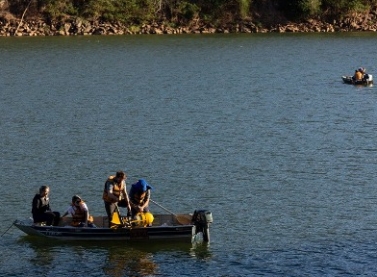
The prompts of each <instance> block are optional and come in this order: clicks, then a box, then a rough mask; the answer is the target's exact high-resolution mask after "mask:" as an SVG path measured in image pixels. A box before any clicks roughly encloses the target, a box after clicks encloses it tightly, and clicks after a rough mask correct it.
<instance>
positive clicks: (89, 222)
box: [62, 195, 96, 228]
mask: <svg viewBox="0 0 377 277" xmlns="http://www.w3.org/2000/svg"><path fill="white" fill-rule="evenodd" d="M67 215H71V216H72V222H71V225H72V226H73V227H92V228H95V227H96V226H95V225H94V224H93V217H92V216H90V215H89V209H88V206H87V205H86V203H85V202H84V201H83V200H82V199H81V197H80V196H78V195H74V196H73V197H72V203H71V206H69V208H68V209H67V211H66V212H65V213H64V214H63V215H62V217H65V216H67Z"/></svg>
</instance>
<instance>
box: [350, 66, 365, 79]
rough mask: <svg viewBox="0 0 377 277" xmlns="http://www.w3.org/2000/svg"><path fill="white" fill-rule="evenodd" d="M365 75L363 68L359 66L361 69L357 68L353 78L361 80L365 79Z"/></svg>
mask: <svg viewBox="0 0 377 277" xmlns="http://www.w3.org/2000/svg"><path fill="white" fill-rule="evenodd" d="M363 76H364V74H363V72H362V70H360V68H359V69H357V70H355V74H354V75H353V77H352V79H353V81H355V82H357V81H361V80H362V79H363Z"/></svg>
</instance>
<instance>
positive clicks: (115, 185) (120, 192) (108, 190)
mask: <svg viewBox="0 0 377 277" xmlns="http://www.w3.org/2000/svg"><path fill="white" fill-rule="evenodd" d="M126 179H127V175H126V174H125V173H124V172H123V171H118V172H117V173H116V174H115V176H114V175H112V176H110V177H109V178H108V179H107V180H106V182H105V188H104V191H103V196H102V199H103V201H104V202H105V209H106V213H107V216H108V219H109V227H111V225H112V224H111V221H112V220H113V214H114V212H115V209H116V208H117V206H119V207H127V209H128V213H127V214H130V213H131V206H130V201H129V199H128V194H127V191H126Z"/></svg>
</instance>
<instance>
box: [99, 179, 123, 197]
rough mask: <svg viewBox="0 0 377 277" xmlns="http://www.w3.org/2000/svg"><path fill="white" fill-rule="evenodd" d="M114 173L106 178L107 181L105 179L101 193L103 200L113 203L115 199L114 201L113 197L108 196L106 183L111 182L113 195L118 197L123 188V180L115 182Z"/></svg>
mask: <svg viewBox="0 0 377 277" xmlns="http://www.w3.org/2000/svg"><path fill="white" fill-rule="evenodd" d="M114 179H115V175H111V176H110V177H109V178H108V179H107V181H106V183H105V188H104V190H103V195H102V199H103V200H104V201H105V202H109V203H115V202H116V201H114V200H113V199H111V198H110V197H109V194H108V191H107V184H108V183H111V184H113V194H114V195H115V196H117V197H118V199H119V196H120V194H121V193H122V190H123V189H124V185H123V182H121V183H120V184H118V183H115V180H114Z"/></svg>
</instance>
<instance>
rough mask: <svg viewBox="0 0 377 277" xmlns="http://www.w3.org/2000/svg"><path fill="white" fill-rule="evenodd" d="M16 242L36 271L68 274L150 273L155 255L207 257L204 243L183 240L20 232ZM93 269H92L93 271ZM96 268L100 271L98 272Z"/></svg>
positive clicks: (164, 257)
mask: <svg viewBox="0 0 377 277" xmlns="http://www.w3.org/2000/svg"><path fill="white" fill-rule="evenodd" d="M18 244H20V245H21V246H23V248H27V249H29V250H31V251H29V250H28V251H29V252H30V253H28V257H30V259H29V261H28V262H29V263H31V264H33V268H35V267H38V272H64V274H66V275H69V276H74V275H75V274H77V273H78V272H80V274H85V275H86V274H93V273H96V276H97V275H100V276H101V275H104V276H112V277H120V276H154V275H156V274H159V272H158V271H159V265H158V262H156V256H159V257H160V256H162V260H164V262H166V260H168V259H171V260H172V264H174V261H176V260H177V258H180V257H181V258H184V259H187V257H195V258H199V259H208V258H210V257H211V253H210V251H209V244H208V243H194V244H191V243H186V242H177V241H172V242H166V241H165V242H154V241H153V242H151V241H150V242H140V241H138V242H132V241H129V242H126V243H122V244H119V242H116V241H107V242H106V241H98V242H93V241H84V242H83V241H80V242H78V241H66V242H63V241H61V240H48V239H45V238H42V237H33V236H24V237H22V238H20V239H19V240H18ZM93 271H96V272H93ZM98 271H102V274H101V272H98Z"/></svg>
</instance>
